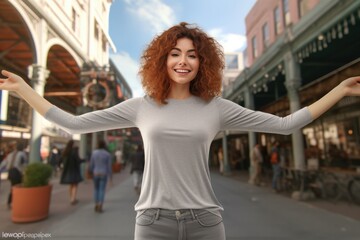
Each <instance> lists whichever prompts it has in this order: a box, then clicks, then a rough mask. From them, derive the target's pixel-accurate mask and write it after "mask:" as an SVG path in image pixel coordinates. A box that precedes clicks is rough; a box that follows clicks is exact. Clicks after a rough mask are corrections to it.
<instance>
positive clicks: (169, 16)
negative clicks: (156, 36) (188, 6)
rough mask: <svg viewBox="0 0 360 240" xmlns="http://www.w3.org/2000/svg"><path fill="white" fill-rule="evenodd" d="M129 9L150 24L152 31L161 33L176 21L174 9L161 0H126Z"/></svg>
mask: <svg viewBox="0 0 360 240" xmlns="http://www.w3.org/2000/svg"><path fill="white" fill-rule="evenodd" d="M124 1H125V3H126V4H127V10H128V11H129V12H131V13H133V14H134V15H136V16H137V17H139V18H140V19H141V20H142V21H143V22H145V23H147V24H149V25H150V26H151V28H152V30H153V31H152V32H154V33H159V32H162V31H164V30H165V29H167V28H169V27H171V26H172V25H174V23H175V20H176V18H175V12H174V10H173V9H172V8H171V7H170V6H168V5H166V4H165V3H163V2H162V1H161V0H124Z"/></svg>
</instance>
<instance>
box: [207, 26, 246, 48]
mask: <svg viewBox="0 0 360 240" xmlns="http://www.w3.org/2000/svg"><path fill="white" fill-rule="evenodd" d="M208 32H209V35H211V36H212V37H214V38H215V39H216V40H217V41H218V42H219V43H220V44H221V45H222V47H223V48H224V52H239V51H242V50H243V49H244V47H245V46H246V36H244V35H240V34H235V33H223V30H222V29H220V28H214V29H211V30H210V31H208Z"/></svg>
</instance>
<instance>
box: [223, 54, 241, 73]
mask: <svg viewBox="0 0 360 240" xmlns="http://www.w3.org/2000/svg"><path fill="white" fill-rule="evenodd" d="M238 68H239V61H238V55H236V54H225V69H234V70H236V69H238Z"/></svg>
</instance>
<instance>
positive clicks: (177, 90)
mask: <svg viewBox="0 0 360 240" xmlns="http://www.w3.org/2000/svg"><path fill="white" fill-rule="evenodd" d="M189 97H191V93H190V89H189V85H173V86H172V87H171V90H170V93H169V96H168V98H173V99H186V98H189Z"/></svg>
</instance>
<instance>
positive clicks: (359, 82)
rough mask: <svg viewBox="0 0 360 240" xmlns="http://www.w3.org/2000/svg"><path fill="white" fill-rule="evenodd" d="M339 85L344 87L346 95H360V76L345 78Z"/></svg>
mask: <svg viewBox="0 0 360 240" xmlns="http://www.w3.org/2000/svg"><path fill="white" fill-rule="evenodd" d="M339 86H340V87H343V88H344V91H345V96H360V76H356V77H350V78H348V79H345V80H344V81H342V82H341V83H340V84H339Z"/></svg>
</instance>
